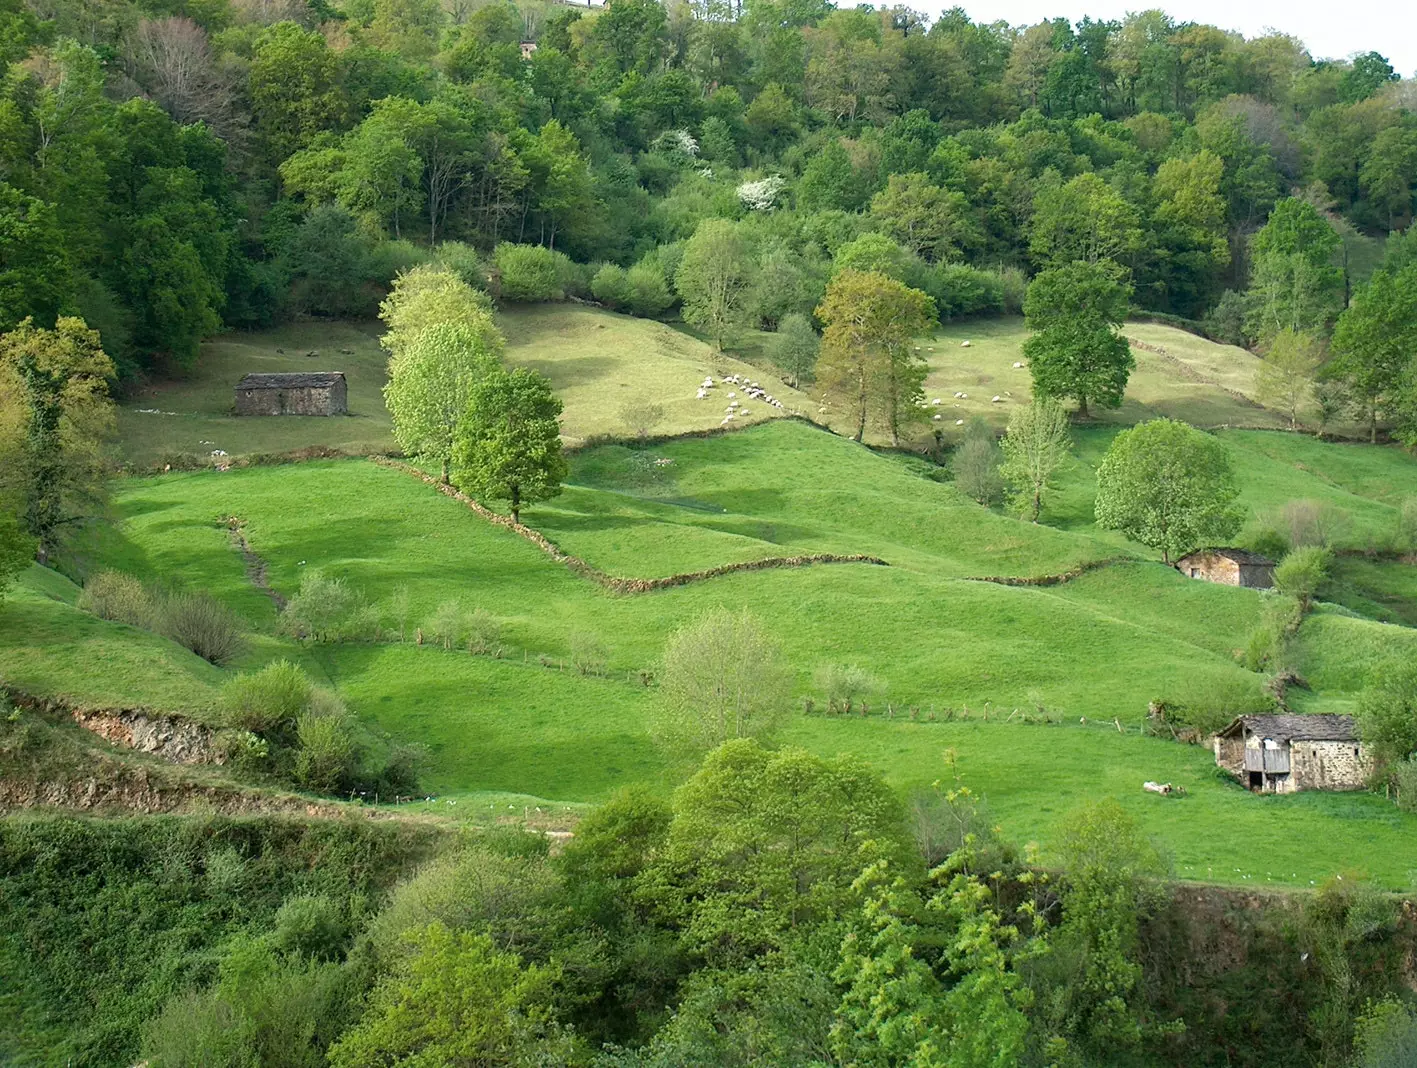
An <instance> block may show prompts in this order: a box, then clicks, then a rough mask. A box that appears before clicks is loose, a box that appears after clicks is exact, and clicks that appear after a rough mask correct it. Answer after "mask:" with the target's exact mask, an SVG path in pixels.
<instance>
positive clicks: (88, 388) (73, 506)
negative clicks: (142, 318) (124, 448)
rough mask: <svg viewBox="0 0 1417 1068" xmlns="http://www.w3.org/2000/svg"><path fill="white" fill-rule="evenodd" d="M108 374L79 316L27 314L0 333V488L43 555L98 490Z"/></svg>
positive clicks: (102, 479)
mask: <svg viewBox="0 0 1417 1068" xmlns="http://www.w3.org/2000/svg"><path fill="white" fill-rule="evenodd" d="M113 375H114V368H113V362H112V361H111V360H110V359H109V358H108V357H107V356H105V355H104V353H103V350H102V349H101V348H100V347H99V339H98V334H96V333H95V332H94V331H92V330H90V329H88V327H86V326H85V325H84V322H83V320H82V319H73V318H61V319H60V320H59V321H58V323H57V324H56V325H55V328H54V329H53V330H43V329H40V328H38V327H36V326H35V325H34V324H33V323H32V322H30V320H28V319H26V320H25V321H24V322H22V323H20V325H19V326H18V327H16V328H15V329H14V330H12V331H10V332H9V333H7V334H5V335H3V336H0V492H2V493H3V495H4V496H6V497H9V498H10V499H11V500H13V501H14V502H15V503H16V505H17V507H18V510H19V512H20V516H21V519H22V521H23V523H24V527H25V530H26V532H27V533H29V534H30V535H31V536H32V537H34V538H37V539H38V540H39V558H40V560H41V561H44V560H46V559H47V558H48V556H49V554H50V553H51V552H52V551H53V549H54V548H55V545H56V542H57V539H58V536H59V534H60V532H61V531H62V529H63V528H64V527H65V526H67V525H68V524H71V523H76V522H80V521H82V520H83V519H85V518H87V517H89V516H90V515H92V514H93V512H94V510H95V508H96V507H97V505H98V503H99V502H100V501H101V500H102V498H103V493H104V489H105V486H106V480H107V476H108V465H107V463H106V457H105V456H104V454H103V444H104V439H105V438H106V437H107V436H108V435H109V433H111V431H112V429H113V403H112V402H111V401H110V400H109V399H108V383H109V381H110V380H111V379H112V378H113Z"/></svg>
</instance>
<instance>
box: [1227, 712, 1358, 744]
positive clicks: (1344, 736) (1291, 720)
mask: <svg viewBox="0 0 1417 1068" xmlns="http://www.w3.org/2000/svg"><path fill="white" fill-rule="evenodd" d="M1241 729H1244V730H1248V731H1249V732H1250V733H1251V734H1257V735H1259V736H1260V737H1261V738H1273V739H1274V740H1275V741H1277V742H1356V741H1357V740H1358V726H1357V724H1356V723H1354V722H1353V717H1352V716H1329V715H1323V716H1293V715H1290V716H1241V717H1240V718H1239V719H1237V720H1235V721H1234V722H1232V723H1231V724H1230V726H1228V727H1226V728H1225V729H1224V730H1223V731H1221V732H1220V734H1221V736H1222V737H1228V736H1230V735H1232V734H1234V733H1236V732H1237V731H1239V730H1241Z"/></svg>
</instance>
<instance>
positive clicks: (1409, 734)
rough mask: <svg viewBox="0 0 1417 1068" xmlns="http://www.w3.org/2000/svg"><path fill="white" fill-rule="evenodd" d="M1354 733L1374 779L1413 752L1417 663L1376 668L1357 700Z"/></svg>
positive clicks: (1404, 660)
mask: <svg viewBox="0 0 1417 1068" xmlns="http://www.w3.org/2000/svg"><path fill="white" fill-rule="evenodd" d="M1357 719H1358V733H1359V735H1360V736H1361V737H1362V739H1363V744H1364V745H1365V746H1367V748H1368V751H1369V752H1370V753H1371V754H1372V759H1373V764H1374V768H1375V771H1376V772H1377V776H1378V778H1381V777H1382V776H1384V775H1385V774H1386V773H1387V772H1388V771H1389V770H1391V769H1392V768H1393V767H1395V766H1396V765H1397V764H1398V763H1399V762H1401V761H1403V760H1405V759H1407V758H1408V757H1409V756H1411V755H1412V754H1413V753H1414V752H1417V662H1414V661H1413V660H1412V659H1411V658H1410V657H1407V658H1402V659H1398V660H1393V661H1390V662H1388V663H1386V664H1381V665H1379V666H1378V667H1377V668H1376V669H1375V670H1374V671H1373V673H1372V674H1371V675H1370V676H1369V681H1368V686H1367V688H1366V689H1365V690H1364V691H1363V694H1362V697H1361V698H1360V699H1359V701H1358V716H1357Z"/></svg>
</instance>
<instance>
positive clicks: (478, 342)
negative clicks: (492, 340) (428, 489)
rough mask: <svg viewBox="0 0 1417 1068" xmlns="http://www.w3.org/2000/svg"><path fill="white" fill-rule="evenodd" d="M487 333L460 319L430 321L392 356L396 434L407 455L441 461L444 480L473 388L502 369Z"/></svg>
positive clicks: (389, 391) (387, 397) (388, 399)
mask: <svg viewBox="0 0 1417 1068" xmlns="http://www.w3.org/2000/svg"><path fill="white" fill-rule="evenodd" d="M493 329H494V330H495V328H493ZM488 338H489V332H486V331H478V330H476V329H475V328H472V327H469V326H466V325H463V324H461V323H457V324H447V325H438V326H430V327H425V328H424V329H423V330H420V331H419V332H418V333H417V334H415V335H414V337H413V339H412V340H411V341H409V342H406V343H404V344H403V345H401V347H402V349H403V351H402V352H400V353H397V354H396V355H394V357H393V358H392V359H390V361H389V381H388V384H387V385H386V386H384V402H385V403H386V404H387V405H388V408H389V415H390V416H391V417H392V419H393V424H394V439H395V440H396V441H397V442H398V443H399V448H401V449H403V451H404V452H405V453H407V454H408V455H410V456H420V457H423V458H425V459H428V460H433V461H436V462H437V463H438V464H439V465H440V466H441V467H442V478H443V481H444V482H447V481H448V476H449V468H450V465H451V464H452V461H453V454H454V449H455V442H456V441H457V440H458V428H459V426H460V425H461V423H462V421H463V419H464V418H465V417H466V415H467V412H468V404H469V402H470V401H471V399H472V395H473V390H474V389H475V388H476V387H477V385H478V383H479V382H482V381H484V380H485V379H487V378H488V377H489V376H490V375H493V374H494V373H496V372H497V371H498V369H499V368H498V363H497V348H495V347H494V346H492V345H490V344H489V343H488Z"/></svg>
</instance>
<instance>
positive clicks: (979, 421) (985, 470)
mask: <svg viewBox="0 0 1417 1068" xmlns="http://www.w3.org/2000/svg"><path fill="white" fill-rule="evenodd" d="M1003 459H1004V454H1003V451H1002V450H1001V449H1000V448H999V442H998V440H997V439H996V438H995V437H994V428H993V427H991V426H990V425H989V421H988V420H987V419H985V418H984V417H983V416H979V415H976V416H975V417H974V418H972V419H971V420H970V421H969V424H968V425H967V426H966V427H965V428H964V440H963V441H962V442H961V443H960V446H959V448H958V449H956V450H955V454H954V457H953V458H952V459H951V461H950V469H951V471H952V472H953V473H954V478H955V488H956V489H958V490H959V491H960V492H961V493H963V494H964V495H965V496H966V497H968V498H970V500H973V501H977V502H978V503H980V504H983V505H990V504H994V503H995V502H997V501H998V499H999V498H1000V497H1001V496H1003V493H1004V480H1003V477H1002V476H1001V475H1000V474H999V465H1000V464H1001V463H1002V462H1003Z"/></svg>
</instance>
